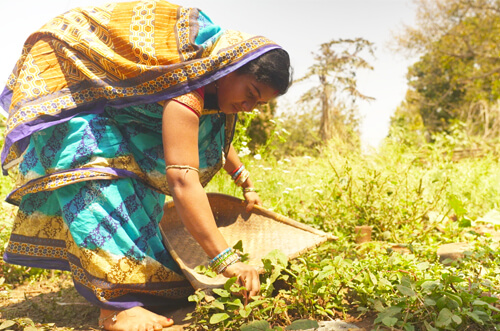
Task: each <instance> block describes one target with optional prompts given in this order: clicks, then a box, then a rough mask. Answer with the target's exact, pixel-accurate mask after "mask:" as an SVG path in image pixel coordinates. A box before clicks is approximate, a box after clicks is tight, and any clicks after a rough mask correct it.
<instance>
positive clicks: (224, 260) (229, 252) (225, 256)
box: [208, 248, 241, 274]
mask: <svg viewBox="0 0 500 331" xmlns="http://www.w3.org/2000/svg"><path fill="white" fill-rule="evenodd" d="M240 260H241V257H240V256H239V255H238V253H237V252H236V251H235V250H234V249H232V248H227V249H226V250H224V251H223V252H221V253H219V255H217V256H216V257H215V258H213V259H212V260H211V261H210V262H209V263H208V266H209V268H210V269H211V270H212V271H214V272H216V273H217V274H220V273H223V272H224V270H226V268H227V267H229V266H230V265H232V264H234V263H236V262H238V261H240Z"/></svg>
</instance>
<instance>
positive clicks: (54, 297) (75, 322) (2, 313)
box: [0, 273, 374, 331]
mask: <svg viewBox="0 0 500 331" xmlns="http://www.w3.org/2000/svg"><path fill="white" fill-rule="evenodd" d="M193 310H194V305H192V304H188V305H186V306H183V307H179V308H178V309H176V310H170V311H165V312H162V314H163V315H165V316H167V317H170V318H172V319H173V320H174V322H175V325H174V326H173V327H170V328H165V329H164V331H167V330H168V331H180V330H183V329H184V326H186V325H187V322H186V321H184V318H185V317H186V314H188V313H190V312H192V311H193ZM98 317H99V309H98V308H97V307H95V306H92V305H91V304H90V303H88V302H87V301H86V300H85V299H84V298H83V297H82V296H80V295H79V294H78V293H77V292H76V290H75V289H74V287H73V282H72V280H71V277H70V276H69V275H68V274H65V273H63V274H62V275H61V276H55V277H51V278H49V279H47V280H42V281H38V282H33V283H28V284H22V285H18V286H15V287H14V288H12V289H9V290H4V291H0V330H2V329H3V327H2V323H6V322H7V323H8V321H15V322H16V325H14V326H12V327H11V328H10V329H11V330H23V329H24V330H25V331H26V330H27V329H26V327H28V326H30V325H31V326H35V327H36V328H38V330H56V331H69V330H100V328H99V326H98V324H97V320H98ZM373 320H374V317H370V316H368V317H365V318H364V319H362V320H360V319H356V318H353V317H347V318H346V319H345V321H346V322H349V323H353V324H356V325H357V326H358V327H359V328H360V329H361V330H363V329H364V330H371V329H372V328H373ZM33 330H35V329H33ZM30 331H31V330H30Z"/></svg>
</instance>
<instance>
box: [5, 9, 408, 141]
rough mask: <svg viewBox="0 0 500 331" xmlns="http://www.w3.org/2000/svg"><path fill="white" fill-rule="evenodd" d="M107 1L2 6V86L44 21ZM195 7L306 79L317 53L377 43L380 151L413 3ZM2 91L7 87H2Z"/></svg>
mask: <svg viewBox="0 0 500 331" xmlns="http://www.w3.org/2000/svg"><path fill="white" fill-rule="evenodd" d="M107 2H110V1H109V0H42V1H40V0H18V1H5V0H2V1H0V22H1V23H0V24H1V29H0V40H1V41H2V53H1V55H0V59H1V64H0V84H1V85H4V83H5V81H6V80H7V77H8V75H9V73H10V71H11V70H12V68H13V67H14V64H15V62H16V60H17V58H18V56H19V54H20V51H21V48H22V45H23V43H24V41H25V39H26V38H27V37H28V35H29V34H30V33H31V32H33V31H35V30H37V29H38V28H39V27H41V26H42V25H43V24H44V23H45V22H46V21H48V20H49V19H51V18H52V17H54V16H57V15H58V14H60V13H63V12H65V11H67V10H69V9H72V8H74V7H78V6H87V5H98V4H103V3H107ZM172 2H174V3H177V4H180V5H183V6H186V7H197V8H200V9H201V10H203V11H204V12H205V13H207V14H208V16H209V17H210V18H211V19H212V21H213V22H214V23H216V24H219V25H220V26H222V27H223V28H228V29H233V30H241V31H244V32H248V33H251V34H259V35H264V36H266V37H268V38H270V39H272V40H274V41H276V42H277V43H278V44H280V45H281V46H283V47H284V48H285V49H286V50H287V51H288V52H289V53H290V56H291V59H292V65H293V67H294V72H295V74H294V77H295V78H299V77H302V76H303V75H304V74H305V72H306V70H307V68H308V67H309V66H310V65H312V64H313V58H312V54H311V53H312V52H315V51H317V50H318V47H319V45H320V44H321V43H324V42H328V41H330V40H332V39H338V38H356V37H362V38H365V39H367V40H369V41H371V42H374V43H375V47H376V59H373V60H372V61H371V64H372V65H373V66H374V70H373V71H370V72H360V74H359V76H358V79H359V80H358V84H359V89H360V91H361V92H362V93H363V94H365V95H369V96H372V97H374V98H376V100H375V101H373V102H371V103H366V102H364V103H361V104H360V105H359V106H360V110H361V113H362V116H363V123H362V128H361V131H362V141H363V143H364V144H365V146H377V145H378V144H379V142H380V140H381V139H383V138H384V137H385V136H386V135H387V130H388V124H389V119H390V116H391V115H392V114H393V112H394V110H395V109H396V107H397V106H398V105H399V104H400V103H401V101H402V100H403V98H404V95H405V93H406V78H405V75H406V71H407V67H408V66H409V65H410V64H411V62H410V61H409V60H407V59H404V58H403V57H402V56H400V55H394V54H392V53H391V52H390V51H389V50H388V49H387V43H388V42H389V41H390V40H391V37H392V33H393V32H396V31H400V29H401V27H402V25H403V24H410V25H411V23H412V22H413V20H414V7H413V4H412V1H411V0H307V1H306V0H302V1H297V0H251V1H248V0H177V1H172ZM2 89H3V88H2ZM305 89H306V86H305V85H304V84H297V85H296V86H293V87H292V88H291V89H290V91H289V92H288V94H287V95H285V96H283V97H281V99H280V103H279V105H280V107H281V111H289V110H291V109H293V107H295V104H296V102H297V99H298V98H299V97H300V95H301V94H302V93H303V92H305Z"/></svg>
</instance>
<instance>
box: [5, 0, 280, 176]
mask: <svg viewBox="0 0 500 331" xmlns="http://www.w3.org/2000/svg"><path fill="white" fill-rule="evenodd" d="M278 47H279V46H278V45H276V44H275V43H273V42H272V41H270V40H269V39H267V38H265V37H260V36H253V37H252V36H249V35H246V34H243V33H240V32H236V31H224V30H222V29H221V28H220V27H219V26H217V25H214V24H213V23H212V22H211V21H210V19H209V18H208V17H207V16H206V15H205V14H204V13H203V12H201V11H199V10H198V9H195V8H184V7H180V6H177V5H174V4H171V3H168V2H166V1H163V0H144V1H135V2H125V3H112V4H108V5H104V6H102V7H86V8H77V9H74V10H71V11H69V12H67V13H65V14H62V15H60V16H58V17H56V18H54V19H52V20H51V21H50V22H48V23H47V24H45V25H44V26H43V27H42V28H41V29H40V30H38V31H37V32H35V33H33V34H32V35H31V36H30V37H29V38H28V40H27V41H26V43H25V45H24V47H23V50H22V55H21V57H20V58H19V60H18V62H17V64H16V66H15V68H14V70H13V72H12V74H11V75H10V77H9V79H8V82H7V86H6V87H5V89H4V91H3V93H2V95H1V96H0V105H1V106H2V107H3V108H4V109H6V110H8V112H9V118H8V120H7V128H6V137H5V145H4V147H3V150H2V168H3V169H4V172H5V171H6V170H7V169H9V168H10V167H12V166H14V165H15V164H17V163H18V162H19V160H20V158H21V156H22V153H23V151H24V150H25V149H26V146H27V145H28V143H29V137H30V136H31V134H32V133H34V132H36V131H38V130H42V129H45V128H47V127H49V126H52V125H55V124H58V123H61V122H64V121H67V120H69V119H70V118H71V117H73V116H75V115H77V114H81V113H99V112H101V111H103V109H104V107H105V106H112V107H125V106H131V105H137V104H143V103H151V102H157V101H161V100H165V99H170V98H172V97H175V96H178V95H181V94H185V93H187V92H189V91H192V90H194V89H197V88H199V87H201V86H204V85H206V84H208V83H210V82H212V81H214V80H216V79H218V78H220V77H222V76H224V75H226V74H227V73H229V72H231V71H234V70H236V69H237V68H239V67H240V66H242V65H244V64H245V63H247V62H249V61H250V60H252V59H255V58H256V57H258V56H260V55H261V54H263V53H265V52H267V51H269V50H271V49H274V48H278Z"/></svg>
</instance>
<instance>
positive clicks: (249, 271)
mask: <svg viewBox="0 0 500 331" xmlns="http://www.w3.org/2000/svg"><path fill="white" fill-rule="evenodd" d="M222 274H223V275H224V276H225V277H227V278H231V277H237V279H238V284H239V285H240V286H244V287H245V288H246V289H247V290H246V292H245V293H244V294H243V295H244V296H245V301H246V302H245V304H246V303H248V298H250V297H252V296H254V295H257V294H259V292H260V279H259V274H258V272H257V270H256V269H255V267H252V266H249V265H248V264H245V263H242V262H238V263H235V264H232V265H230V266H229V267H227V268H226V270H224V272H223V273H222Z"/></svg>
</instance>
